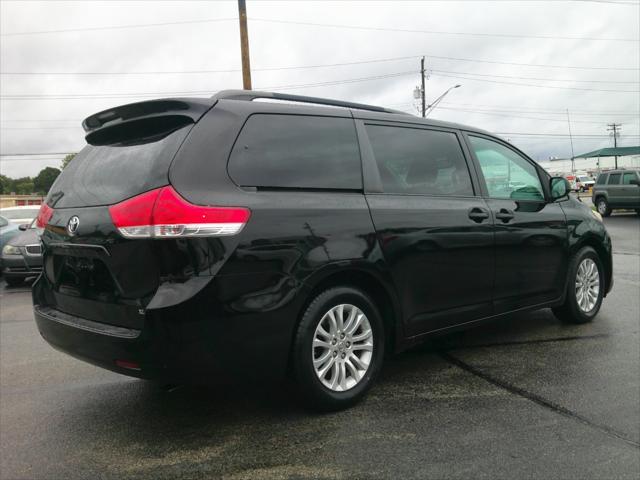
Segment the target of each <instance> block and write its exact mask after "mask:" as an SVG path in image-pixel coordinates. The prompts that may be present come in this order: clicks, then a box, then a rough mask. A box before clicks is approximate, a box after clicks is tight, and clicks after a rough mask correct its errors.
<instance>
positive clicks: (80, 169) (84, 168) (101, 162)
mask: <svg viewBox="0 0 640 480" xmlns="http://www.w3.org/2000/svg"><path fill="white" fill-rule="evenodd" d="M191 127H192V125H189V126H186V127H183V128H180V129H179V130H176V131H174V132H172V133H170V134H169V135H166V136H164V137H163V138H160V139H158V138H157V137H155V138H154V139H152V140H151V141H141V142H138V143H134V144H117V145H103V146H94V145H87V146H86V147H85V148H84V149H82V151H81V152H80V153H78V155H76V157H75V158H74V159H73V160H71V162H69V164H68V165H67V166H66V167H65V169H64V170H63V171H62V173H61V174H60V176H59V177H58V178H57V179H56V181H55V182H54V184H53V186H52V187H51V190H49V195H48V196H47V203H48V204H49V205H52V206H54V207H56V208H67V207H91V206H98V205H111V204H114V203H117V202H120V201H122V200H124V199H126V198H129V197H133V196H134V195H137V194H139V193H142V192H146V191H147V190H152V189H154V188H157V187H160V186H163V185H166V184H167V183H168V170H169V165H170V164H171V160H172V159H173V157H174V155H175V154H176V152H177V151H178V148H179V147H180V144H181V143H182V141H183V140H184V139H185V137H186V135H187V133H188V132H189V130H190V129H191Z"/></svg>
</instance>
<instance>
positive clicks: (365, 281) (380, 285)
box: [289, 265, 404, 358]
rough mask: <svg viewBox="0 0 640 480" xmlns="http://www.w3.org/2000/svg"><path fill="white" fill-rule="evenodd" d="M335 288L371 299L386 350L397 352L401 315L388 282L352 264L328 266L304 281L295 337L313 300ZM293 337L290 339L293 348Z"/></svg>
mask: <svg viewBox="0 0 640 480" xmlns="http://www.w3.org/2000/svg"><path fill="white" fill-rule="evenodd" d="M336 286H348V287H353V288H357V289H358V290H362V291H363V292H364V293H366V294H367V295H368V296H369V297H370V298H371V300H372V301H373V302H374V303H375V304H376V306H377V307H378V309H379V310H380V315H381V316H382V321H383V324H384V327H385V337H386V338H385V340H386V341H385V344H386V350H387V351H388V352H393V351H396V350H397V347H398V344H399V343H400V342H402V340H403V338H404V336H403V335H404V333H403V332H404V331H403V328H402V320H401V319H402V312H401V308H400V304H399V301H398V298H397V296H396V294H395V291H394V290H393V287H392V285H391V284H390V282H389V281H386V280H385V279H384V278H383V277H382V275H380V274H379V273H377V272H372V271H371V270H370V269H367V268H362V267H358V266H353V265H351V266H345V267H340V266H336V265H327V266H326V267H325V268H324V269H322V270H321V271H319V272H316V273H315V274H314V275H313V276H312V277H310V278H308V279H307V280H306V281H305V282H304V287H303V291H304V294H305V300H304V302H303V303H302V304H301V307H300V310H299V311H298V316H297V319H296V324H295V328H294V336H295V331H296V330H297V328H298V324H299V322H300V319H301V318H302V315H303V314H304V312H305V310H306V309H307V307H308V306H309V304H310V303H311V302H312V301H313V299H314V298H315V297H316V296H318V295H319V294H320V293H322V292H323V291H325V290H328V289H329V288H332V287H336ZM294 336H292V338H291V345H292V346H293V338H294ZM289 358H291V355H290V357H289Z"/></svg>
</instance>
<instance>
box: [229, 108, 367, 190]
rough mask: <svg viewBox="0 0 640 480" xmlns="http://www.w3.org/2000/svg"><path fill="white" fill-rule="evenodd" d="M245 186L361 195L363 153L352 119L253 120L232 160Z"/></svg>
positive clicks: (233, 173) (261, 117)
mask: <svg viewBox="0 0 640 480" xmlns="http://www.w3.org/2000/svg"><path fill="white" fill-rule="evenodd" d="M229 176H230V177H231V179H232V180H233V181H234V182H235V183H236V184H238V185H240V186H250V187H272V188H300V189H305V188H306V189H345V190H351V189H358V190H359V189H362V168H361V164H360V150H359V147H358V140H357V136H356V130H355V125H354V122H353V120H352V119H349V118H337V117H320V116H302V115H276V114H254V115H252V116H251V117H249V119H248V120H247V122H246V123H245V125H244V127H243V129H242V131H241V132H240V135H239V136H238V139H237V140H236V143H235V145H234V147H233V150H232V152H231V156H230V158H229Z"/></svg>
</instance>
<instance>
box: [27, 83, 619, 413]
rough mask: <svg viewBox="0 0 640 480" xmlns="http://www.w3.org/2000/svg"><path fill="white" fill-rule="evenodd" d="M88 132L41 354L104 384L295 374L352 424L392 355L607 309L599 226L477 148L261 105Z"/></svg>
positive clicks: (41, 301)
mask: <svg viewBox="0 0 640 480" xmlns="http://www.w3.org/2000/svg"><path fill="white" fill-rule="evenodd" d="M262 98H266V99H270V100H272V101H269V102H260V101H252V100H255V99H262ZM318 104H320V105H318ZM83 125H84V128H85V130H86V132H87V133H86V140H87V142H88V145H87V146H86V147H85V148H84V149H83V150H82V151H81V152H80V153H79V154H78V155H77V156H76V157H75V159H74V161H73V162H71V163H70V164H69V166H67V167H66V168H65V169H64V170H63V172H62V174H61V175H60V176H59V177H58V178H57V180H56V181H55V183H54V185H53V186H52V188H51V190H50V192H49V195H48V196H47V199H46V202H45V204H44V205H43V206H42V209H41V211H40V214H39V216H38V224H39V225H40V226H41V227H44V232H43V234H42V241H43V245H44V265H45V268H44V274H43V275H41V276H40V277H39V278H38V280H37V281H36V283H35V284H34V286H33V302H34V311H35V318H36V322H37V324H38V329H39V331H40V333H41V334H42V336H43V337H44V339H45V340H46V341H47V342H49V343H50V344H52V345H53V346H55V347H56V348H58V349H60V350H63V351H66V352H68V353H69V354H71V355H73V356H75V357H78V358H80V359H84V360H86V361H88V362H91V363H93V364H96V365H99V366H101V367H104V368H107V369H110V370H113V371H116V372H120V373H123V374H126V375H131V376H136V377H141V378H148V379H160V380H162V381H167V382H183V381H196V382H210V381H211V380H213V379H223V378H231V379H235V380H236V381H243V382H248V383H249V382H267V383H269V384H271V385H277V384H278V383H277V382H278V381H279V380H281V379H282V378H283V377H285V375H286V374H287V373H288V374H290V375H291V376H292V378H293V379H294V381H295V384H296V385H297V387H298V391H299V392H300V393H301V394H302V398H303V399H304V400H306V401H307V402H308V403H309V404H311V405H313V406H314V407H316V408H320V409H326V410H330V409H338V408H344V407H346V406H349V405H351V404H353V403H354V402H356V401H357V400H359V399H360V398H362V396H363V395H364V394H365V393H366V391H367V390H368V389H369V388H370V387H371V385H372V383H373V381H374V379H375V378H376V376H377V375H378V373H379V371H380V368H381V365H382V361H383V358H384V356H385V353H386V352H399V351H402V350H404V349H406V348H408V347H410V346H412V345H415V344H416V343H417V342H421V341H423V340H424V339H425V338H427V337H428V336H429V335H431V334H436V333H442V332H446V331H450V330H452V329H458V328H466V327H470V326H473V325H477V324H479V323H480V322H482V321H485V320H490V319H495V318H498V317H503V316H504V315H507V314H509V313H513V312H522V311H524V310H532V309H539V308H545V307H551V308H553V311H554V312H555V314H556V315H557V316H558V317H559V318H560V319H561V320H563V321H567V322H573V323H584V322H589V321H591V320H592V319H593V318H594V317H595V316H596V314H597V313H598V310H599V309H600V305H601V302H602V300H603V298H604V296H605V295H606V294H607V292H609V291H610V290H611V287H612V281H613V280H612V261H611V240H610V238H609V235H608V234H607V231H606V229H605V227H604V225H603V224H602V221H601V220H602V219H601V217H600V216H599V215H598V214H597V212H594V211H592V210H591V209H590V208H588V207H587V206H585V205H584V204H583V203H582V202H580V201H578V200H577V199H575V198H571V197H570V196H569V195H568V193H569V185H568V183H567V181H566V180H565V179H564V178H551V177H549V175H548V174H547V173H546V172H545V171H544V170H543V169H542V168H541V167H540V166H538V165H537V164H536V163H535V162H534V161H532V160H531V159H530V158H528V157H527V156H526V155H525V154H524V153H522V152H521V151H519V150H517V149H516V148H514V147H513V146H512V145H510V144H509V143H508V142H505V141H503V140H501V139H499V138H497V137H494V136H492V135H490V134H488V133H486V132H484V131H482V130H478V129H476V128H472V127H466V126H462V125H457V124H453V123H446V122H440V121H436V120H431V119H423V118H417V117H414V116H411V115H407V114H404V113H402V112H397V111H393V110H387V109H385V108H381V107H376V106H368V105H362V104H355V103H349V102H340V101H334V100H325V99H320V98H312V97H301V96H295V95H283V94H277V93H264V92H251V91H224V92H220V93H218V94H217V95H215V96H214V97H212V98H210V99H193V98H191V99H173V100H154V101H147V102H141V103H136V104H131V105H125V106H121V107H116V108H113V109H111V110H107V111H104V112H100V113H97V114H95V115H92V116H90V117H88V118H87V119H86V120H85V121H84V122H83ZM514 182H521V183H522V184H523V185H522V184H520V183H514Z"/></svg>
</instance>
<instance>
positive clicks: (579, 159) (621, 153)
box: [538, 146, 640, 176]
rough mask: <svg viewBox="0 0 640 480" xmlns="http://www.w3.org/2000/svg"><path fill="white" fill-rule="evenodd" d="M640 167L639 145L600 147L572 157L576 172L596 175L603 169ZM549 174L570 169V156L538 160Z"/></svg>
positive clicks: (566, 171)
mask: <svg viewBox="0 0 640 480" xmlns="http://www.w3.org/2000/svg"><path fill="white" fill-rule="evenodd" d="M616 161H617V167H618V168H640V146H637V147H617V148H601V149H599V150H594V151H592V152H587V153H583V154H581V155H576V156H575V157H574V164H575V166H574V168H575V171H576V172H580V173H586V174H589V175H594V176H595V175H597V174H598V173H600V172H601V171H603V170H612V169H614V168H616ZM538 163H539V164H540V166H542V167H543V168H544V169H545V170H546V171H547V172H549V173H551V174H565V173H569V172H571V171H572V165H571V159H570V158H558V159H553V160H542V161H540V162H538Z"/></svg>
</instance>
